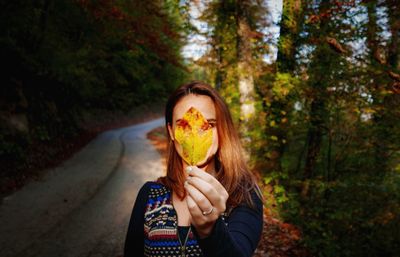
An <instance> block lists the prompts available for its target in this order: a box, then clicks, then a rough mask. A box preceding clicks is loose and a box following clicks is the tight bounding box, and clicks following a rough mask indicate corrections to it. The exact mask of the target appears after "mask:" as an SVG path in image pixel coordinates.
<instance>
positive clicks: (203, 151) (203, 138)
mask: <svg viewBox="0 0 400 257" xmlns="http://www.w3.org/2000/svg"><path fill="white" fill-rule="evenodd" d="M174 133H175V139H176V141H177V142H178V143H179V144H180V145H181V146H182V158H183V159H184V160H185V161H186V162H187V163H188V164H189V165H196V164H198V163H199V162H201V161H203V160H204V159H205V158H206V156H207V152H208V149H209V148H210V147H211V145H212V140H213V131H212V128H211V126H210V124H209V123H208V121H207V120H206V119H205V118H204V116H203V115H202V114H201V113H200V112H199V111H198V110H197V109H196V108H193V107H191V108H190V109H189V110H188V111H187V112H186V113H185V114H184V115H183V117H182V119H180V120H178V121H177V124H176V128H175V132H174Z"/></svg>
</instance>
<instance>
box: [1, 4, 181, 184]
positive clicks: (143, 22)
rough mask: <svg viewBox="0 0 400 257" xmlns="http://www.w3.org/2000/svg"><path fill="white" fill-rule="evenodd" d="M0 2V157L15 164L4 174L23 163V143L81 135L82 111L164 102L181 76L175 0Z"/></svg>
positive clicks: (179, 15) (116, 108) (179, 9)
mask: <svg viewBox="0 0 400 257" xmlns="http://www.w3.org/2000/svg"><path fill="white" fill-rule="evenodd" d="M3 2H4V1H3ZM1 7H2V8H1V11H0V12H1V21H2V22H1V25H0V29H1V32H0V46H1V57H2V58H1V62H2V65H1V66H2V67H4V68H2V70H1V75H2V76H1V77H2V82H1V84H2V88H1V92H2V94H1V99H0V104H1V106H2V113H1V116H0V118H1V120H2V122H1V127H0V134H1V137H2V139H4V141H3V140H2V143H1V146H0V149H1V152H2V155H1V163H2V164H3V163H8V164H9V163H14V164H15V165H14V168H12V167H9V166H7V167H8V168H7V169H4V170H3V169H2V173H1V175H2V176H3V175H4V174H5V173H8V175H11V176H12V174H13V173H14V172H15V166H20V165H21V166H24V164H25V163H26V162H25V161H26V151H27V149H28V147H27V146H30V145H31V144H35V142H49V143H51V142H52V141H53V140H54V139H56V138H59V137H66V138H68V137H71V136H74V135H77V134H79V133H80V132H81V130H82V129H83V123H85V120H84V116H83V114H84V113H88V112H90V111H91V110H93V111H94V110H99V109H103V110H107V111H109V110H114V111H116V112H118V111H120V110H122V111H125V112H128V111H129V110H131V109H132V108H134V107H136V106H139V105H143V104H147V103H154V102H157V101H163V100H164V99H165V98H166V97H167V96H168V95H169V93H170V92H171V91H172V90H173V89H174V88H175V87H176V86H177V85H179V84H180V83H181V82H182V81H183V80H184V79H185V77H186V75H187V74H186V70H185V67H184V66H183V60H182V57H181V53H180V51H181V47H182V46H183V45H184V43H185V35H186V29H185V24H184V23H185V22H184V20H183V12H182V9H181V7H180V6H179V3H178V1H173V0H170V1H151V3H147V2H143V1H123V0H117V1H91V0H75V1H65V0H60V1H50V0H41V1H20V0H17V1H11V2H10V1H8V2H7V3H6V2H4V3H2V4H1ZM98 119H99V120H101V119H102V117H101V116H98ZM19 142H26V143H24V144H21V143H19ZM3 153H4V154H3ZM9 153H10V154H11V155H13V156H14V157H15V158H16V159H15V158H11V156H10V154H9ZM17 156H19V157H18V158H17ZM18 163H19V164H18ZM11 166H12V165H11ZM25 168H27V167H25Z"/></svg>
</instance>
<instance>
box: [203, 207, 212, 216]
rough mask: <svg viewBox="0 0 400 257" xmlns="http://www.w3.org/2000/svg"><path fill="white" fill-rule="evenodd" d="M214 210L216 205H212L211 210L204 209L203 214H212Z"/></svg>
mask: <svg viewBox="0 0 400 257" xmlns="http://www.w3.org/2000/svg"><path fill="white" fill-rule="evenodd" d="M213 211H214V207H211V210H209V211H203V215H204V216H207V215H210V214H211V213H212V212H213Z"/></svg>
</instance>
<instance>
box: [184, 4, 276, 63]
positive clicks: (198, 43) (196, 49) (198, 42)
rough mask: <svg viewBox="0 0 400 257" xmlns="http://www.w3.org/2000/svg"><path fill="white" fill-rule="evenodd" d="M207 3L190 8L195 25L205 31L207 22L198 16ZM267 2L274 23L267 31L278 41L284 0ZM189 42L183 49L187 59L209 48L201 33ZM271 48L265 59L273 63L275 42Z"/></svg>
mask: <svg viewBox="0 0 400 257" xmlns="http://www.w3.org/2000/svg"><path fill="white" fill-rule="evenodd" d="M205 3H206V1H204V0H203V1H199V5H198V6H196V5H194V4H193V3H192V4H191V8H190V15H191V16H192V17H193V19H192V23H193V25H195V26H196V27H197V28H198V29H199V30H200V31H203V32H204V31H206V30H207V23H205V22H201V21H199V20H197V19H196V18H198V17H199V16H200V14H201V12H202V9H203V8H204V5H205ZM266 4H267V6H268V7H269V9H270V10H271V19H272V24H274V25H272V26H271V27H268V28H266V32H268V33H272V35H273V38H274V40H275V43H276V41H277V39H278V38H279V26H277V24H278V23H279V20H280V16H281V13H282V0H267V1H266ZM188 42H189V43H188V44H187V45H186V46H185V47H184V48H183V50H182V54H183V56H184V57H185V58H187V59H193V60H197V59H199V58H200V57H201V56H202V55H203V54H204V53H205V52H206V51H207V48H208V47H209V46H208V45H207V39H206V38H205V37H204V36H200V35H191V36H190V37H189V40H188ZM270 48H271V54H270V55H268V56H265V58H264V60H265V61H266V62H267V63H271V62H273V61H274V60H275V59H276V53H277V48H276V46H275V44H272V45H271V46H270Z"/></svg>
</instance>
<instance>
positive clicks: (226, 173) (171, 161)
mask: <svg viewBox="0 0 400 257" xmlns="http://www.w3.org/2000/svg"><path fill="white" fill-rule="evenodd" d="M189 94H194V95H204V96H209V97H210V98H211V99H212V101H213V102H214V105H215V111H216V119H217V122H216V127H217V131H218V142H219V146H218V150H217V153H216V158H215V167H216V174H217V175H216V178H217V179H218V181H219V182H220V183H221V184H222V185H223V186H224V187H225V189H226V191H227V192H228V193H229V199H228V202H227V206H228V207H235V206H237V205H239V204H240V203H245V204H248V205H250V206H254V205H253V201H252V198H251V191H252V190H253V189H256V191H257V189H258V188H257V184H256V182H255V178H254V176H253V174H252V173H251V172H250V170H249V169H248V167H247V165H246V161H245V159H244V157H243V154H242V151H243V150H242V146H241V143H240V139H239V136H238V134H237V132H236V129H235V127H234V124H233V121H232V117H231V114H230V112H229V109H228V107H227V105H226V104H225V102H224V100H223V99H222V97H221V96H220V95H219V94H218V92H217V91H216V90H215V89H214V88H212V87H211V86H210V85H208V84H205V83H203V82H200V81H193V82H190V83H188V84H184V85H182V86H180V87H179V88H178V89H177V90H175V92H174V93H172V95H171V96H170V97H169V99H168V102H167V105H166V109H165V124H166V129H167V137H168V163H167V176H166V177H162V178H159V180H158V181H159V182H161V183H163V184H164V185H165V186H167V187H169V188H171V189H172V190H173V191H174V192H176V194H177V195H178V197H179V198H181V199H182V200H183V199H184V198H185V196H186V191H185V190H184V187H183V184H184V182H185V174H184V171H183V167H182V159H181V157H180V156H179V154H178V152H177V151H176V149H175V147H174V142H173V141H172V139H171V137H170V135H169V133H168V124H170V125H171V126H172V123H173V120H172V114H173V111H174V107H175V106H176V104H177V103H178V102H179V101H180V100H181V99H182V98H183V97H185V96H187V95H189Z"/></svg>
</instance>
